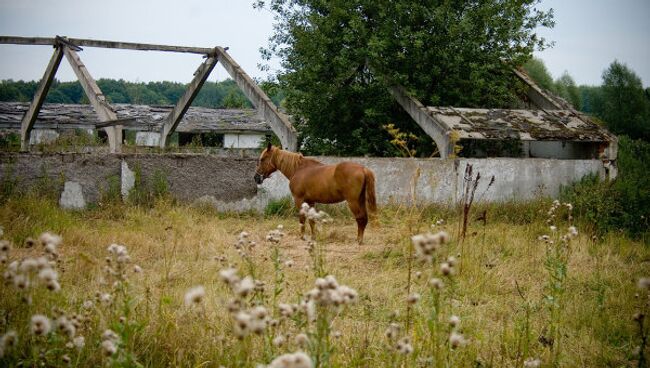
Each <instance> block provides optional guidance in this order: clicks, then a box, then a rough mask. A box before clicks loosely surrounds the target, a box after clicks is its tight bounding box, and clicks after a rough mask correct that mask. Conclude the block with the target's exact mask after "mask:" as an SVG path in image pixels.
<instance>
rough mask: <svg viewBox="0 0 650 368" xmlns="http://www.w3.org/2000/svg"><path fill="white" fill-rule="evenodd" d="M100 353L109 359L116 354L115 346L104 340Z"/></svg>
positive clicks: (111, 342)
mask: <svg viewBox="0 0 650 368" xmlns="http://www.w3.org/2000/svg"><path fill="white" fill-rule="evenodd" d="M102 352H103V353H104V356H107V357H110V356H112V355H113V354H115V353H117V346H116V345H115V343H114V342H113V341H112V340H104V341H102Z"/></svg>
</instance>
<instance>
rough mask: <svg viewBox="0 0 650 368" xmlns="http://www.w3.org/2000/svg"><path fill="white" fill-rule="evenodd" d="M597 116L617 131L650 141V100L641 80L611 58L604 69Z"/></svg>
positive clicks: (617, 132) (625, 66) (612, 129)
mask: <svg viewBox="0 0 650 368" xmlns="http://www.w3.org/2000/svg"><path fill="white" fill-rule="evenodd" d="M597 115H598V117H600V118H601V119H603V120H604V121H605V122H607V126H608V127H609V129H610V130H611V131H612V132H614V133H616V134H626V135H629V136H630V137H631V138H634V139H639V138H640V139H644V140H650V102H649V100H648V98H647V97H646V94H645V91H644V89H643V84H642V83H641V79H640V78H639V77H638V76H637V75H636V73H634V71H632V70H631V69H629V68H628V67H627V65H625V64H622V63H619V62H618V61H614V62H613V63H612V64H610V66H609V68H607V69H606V70H605V71H604V72H603V85H602V103H601V104H600V105H599V107H598V108H597Z"/></svg>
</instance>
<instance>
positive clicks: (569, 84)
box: [553, 71, 582, 110]
mask: <svg viewBox="0 0 650 368" xmlns="http://www.w3.org/2000/svg"><path fill="white" fill-rule="evenodd" d="M553 92H555V93H556V94H557V95H558V96H560V97H562V98H563V99H565V100H566V101H568V102H570V103H571V104H572V105H573V107H574V108H575V109H576V110H580V108H581V106H582V101H581V96H580V90H578V86H576V82H575V81H574V80H573V77H571V76H570V75H569V73H568V72H567V71H565V72H564V74H562V76H561V77H560V78H558V79H557V80H556V81H555V83H554V85H553Z"/></svg>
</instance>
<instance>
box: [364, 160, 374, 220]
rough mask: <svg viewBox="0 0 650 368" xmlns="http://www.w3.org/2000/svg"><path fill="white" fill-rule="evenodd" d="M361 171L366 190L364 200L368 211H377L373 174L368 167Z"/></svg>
mask: <svg viewBox="0 0 650 368" xmlns="http://www.w3.org/2000/svg"><path fill="white" fill-rule="evenodd" d="M363 173H364V175H365V177H366V183H365V184H364V188H363V189H364V190H365V192H366V201H367V203H368V209H369V210H370V212H376V211H377V198H376V197H375V174H373V173H372V171H371V170H370V169H367V168H364V169H363Z"/></svg>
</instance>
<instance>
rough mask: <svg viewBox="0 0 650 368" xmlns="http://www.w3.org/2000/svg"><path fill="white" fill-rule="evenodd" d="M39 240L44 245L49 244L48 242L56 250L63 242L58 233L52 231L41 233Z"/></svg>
mask: <svg viewBox="0 0 650 368" xmlns="http://www.w3.org/2000/svg"><path fill="white" fill-rule="evenodd" d="M38 240H39V241H40V242H41V245H42V246H44V247H45V246H47V245H48V244H51V245H52V247H54V250H56V247H58V246H59V245H60V244H61V237H60V236H58V235H56V234H52V233H50V232H47V233H43V234H41V236H40V237H39V238H38Z"/></svg>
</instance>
